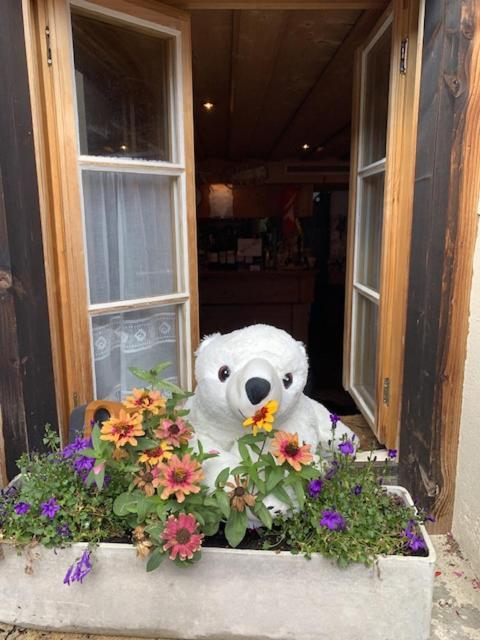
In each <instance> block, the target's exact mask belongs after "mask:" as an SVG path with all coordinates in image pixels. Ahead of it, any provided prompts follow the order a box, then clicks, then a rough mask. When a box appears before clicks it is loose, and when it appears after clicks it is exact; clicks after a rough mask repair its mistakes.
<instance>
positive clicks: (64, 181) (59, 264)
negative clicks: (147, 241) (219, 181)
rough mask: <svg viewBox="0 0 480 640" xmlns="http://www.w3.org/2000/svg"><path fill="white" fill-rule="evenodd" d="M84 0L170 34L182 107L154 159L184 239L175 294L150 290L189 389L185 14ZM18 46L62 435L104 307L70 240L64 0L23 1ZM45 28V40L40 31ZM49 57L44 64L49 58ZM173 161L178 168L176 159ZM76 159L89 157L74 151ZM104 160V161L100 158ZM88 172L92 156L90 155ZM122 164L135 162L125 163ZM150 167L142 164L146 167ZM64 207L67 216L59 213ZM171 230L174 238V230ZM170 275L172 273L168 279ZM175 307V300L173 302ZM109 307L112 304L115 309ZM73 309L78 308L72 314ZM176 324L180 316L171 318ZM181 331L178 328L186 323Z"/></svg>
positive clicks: (194, 335) (141, 1)
mask: <svg viewBox="0 0 480 640" xmlns="http://www.w3.org/2000/svg"><path fill="white" fill-rule="evenodd" d="M78 4H81V5H82V6H84V7H88V6H94V7H95V8H96V10H97V11H98V10H100V11H101V12H104V13H107V14H111V13H112V12H118V13H120V14H123V15H124V16H125V15H127V16H128V17H129V18H131V19H132V22H133V23H137V24H138V23H139V22H141V23H148V24H150V25H151V24H152V23H153V24H157V25H159V28H161V29H162V30H163V31H164V32H167V33H168V32H169V31H171V32H172V33H174V34H176V42H177V43H178V45H177V46H178V49H177V70H176V71H177V73H181V76H180V78H181V93H182V96H181V98H180V100H179V99H178V96H177V97H176V98H177V104H178V105H180V106H181V108H182V110H183V112H182V113H181V115H180V116H179V117H178V121H179V123H181V128H182V130H181V131H180V134H179V143H180V149H179V154H180V155H179V156H178V157H177V158H176V159H177V160H180V162H174V163H156V164H158V165H159V166H161V167H162V170H165V172H169V173H170V174H171V175H177V176H178V177H179V180H180V182H181V186H180V189H179V191H181V193H182V196H181V197H183V199H184V202H183V207H184V211H185V213H184V216H183V224H182V225H181V228H180V232H179V233H180V234H181V235H182V236H183V238H184V239H185V242H184V243H183V244H181V245H179V246H177V248H176V252H175V254H176V258H177V260H181V261H183V269H182V270H181V272H182V273H184V274H185V280H186V281H185V282H184V283H182V285H183V286H182V288H181V293H179V294H171V295H168V296H158V297H155V299H153V300H154V301H158V302H159V303H160V302H161V304H162V305H165V304H168V303H169V302H171V303H172V304H176V305H178V309H179V311H180V313H182V314H183V318H182V319H183V326H185V327H186V328H188V327H190V332H189V335H182V333H181V332H179V335H178V345H177V348H178V349H179V350H181V355H179V364H180V363H182V362H185V368H184V369H183V370H181V371H180V377H181V384H182V385H185V386H191V383H192V364H193V360H192V353H193V351H194V350H195V348H196V346H197V345H198V343H199V325H198V275H197V256H196V212H195V184H194V164H193V157H194V156H193V111H192V83H191V55H190V54H191V40H190V16H189V15H188V14H186V13H185V12H183V11H179V10H177V9H175V8H172V7H169V6H166V5H162V4H160V3H157V2H154V1H151V0H135V2H133V0H94V2H92V3H87V2H83V1H82V0H80V1H79V2H77V1H76V0H75V1H74V2H72V5H78ZM23 14H24V24H25V42H26V50H27V62H28V69H29V83H30V92H31V101H32V117H33V123H34V131H35V135H36V139H35V150H36V160H37V172H38V176H39V194H40V208H41V217H42V230H43V243H44V253H45V263H46V280H47V293H48V305H49V315H50V328H51V337H52V338H51V339H52V354H53V362H54V374H55V386H56V397H57V409H58V416H59V422H60V425H61V433H62V436H63V438H64V439H66V437H67V435H68V419H69V415H70V412H71V411H72V409H73V408H74V407H75V406H76V405H78V404H84V403H87V402H89V401H91V400H92V399H93V375H92V367H93V360H92V355H91V342H90V328H89V316H88V313H87V309H89V308H90V311H91V312H92V313H99V312H100V311H101V310H103V311H105V310H106V308H107V306H108V305H104V304H102V305H89V301H88V291H87V277H86V260H85V251H84V250H85V246H84V243H83V242H80V241H79V246H74V244H73V243H72V242H70V240H69V239H70V238H79V239H83V237H84V231H83V218H82V210H81V209H82V198H81V184H80V181H79V167H80V162H79V159H80V158H79V155H78V147H77V139H76V136H77V123H76V99H75V94H74V91H75V88H74V84H73V77H72V68H73V61H72V53H71V52H72V49H71V34H70V2H68V0H61V1H59V0H23ZM47 25H48V28H49V32H50V38H49V40H47V38H46V34H45V28H46V26H47ZM49 60H51V61H52V62H51V63H49ZM182 159H183V165H182V163H181V161H182ZM83 160H84V161H85V163H88V162H89V159H88V158H86V157H83ZM103 160H105V159H103ZM103 160H102V161H101V164H102V168H105V167H106V166H107V165H110V166H112V167H114V166H115V159H109V160H108V162H103ZM90 162H91V163H92V165H93V164H95V165H96V166H97V168H98V165H99V162H98V158H94V159H90ZM131 164H132V166H137V167H138V166H139V165H141V164H142V163H141V161H135V160H133V161H132V162H131ZM149 164H150V163H149ZM65 212H67V213H68V214H67V215H65ZM177 235H178V234H177ZM177 277H178V275H177ZM148 302H150V303H151V302H152V299H142V300H141V301H131V300H130V301H128V302H126V303H125V305H124V307H125V308H124V309H122V311H124V310H126V309H128V308H132V305H136V308H138V306H139V305H142V304H144V303H147V304H148ZM182 303H183V304H182ZM115 308H118V305H116V307H115ZM78 310H82V312H81V313H79V312H78ZM179 325H180V326H182V322H180V323H179ZM187 331H188V329H187Z"/></svg>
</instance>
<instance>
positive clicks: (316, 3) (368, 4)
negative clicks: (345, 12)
mask: <svg viewBox="0 0 480 640" xmlns="http://www.w3.org/2000/svg"><path fill="white" fill-rule="evenodd" d="M163 4H168V5H171V6H173V7H178V8H180V9H258V10H261V11H263V10H275V9H296V10H299V9H301V10H308V9H314V10H320V11H328V10H332V9H333V10H335V11H338V10H342V9H358V10H361V11H363V10H365V9H378V10H381V9H384V8H385V6H386V5H387V4H388V2H385V0H310V1H308V0H298V1H295V0H270V1H269V2H265V1H263V2H262V1H259V2H257V1H256V0H164V3H163Z"/></svg>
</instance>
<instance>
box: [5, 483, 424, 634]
mask: <svg viewBox="0 0 480 640" xmlns="http://www.w3.org/2000/svg"><path fill="white" fill-rule="evenodd" d="M390 490H392V491H394V492H395V493H400V494H401V495H403V496H405V500H406V502H408V503H409V504H411V499H410V496H409V495H408V493H407V492H406V491H405V490H404V489H402V488H400V487H392V488H390ZM422 535H423V537H424V539H425V541H426V544H427V546H428V552H429V555H428V557H425V558H421V557H400V556H386V557H381V558H379V559H378V562H377V563H376V564H375V565H374V566H373V567H371V568H366V567H364V566H363V565H351V566H350V567H348V568H346V569H340V568H339V567H338V566H337V565H336V564H335V563H334V562H332V561H330V560H327V559H326V558H323V557H322V556H320V555H316V556H315V557H313V558H312V559H311V560H305V559H304V558H303V556H293V555H291V554H290V553H289V552H281V553H275V552H273V551H251V550H236V549H233V550H231V549H213V548H207V549H204V550H203V557H202V559H201V561H200V562H199V563H198V564H196V565H195V566H193V567H188V568H186V569H181V568H179V567H176V566H175V565H174V564H173V563H170V562H168V561H165V562H164V563H163V564H162V565H161V567H160V568H159V569H158V570H156V571H154V572H152V573H146V572H145V564H144V561H142V560H140V559H139V558H137V557H136V553H135V550H134V548H133V547H132V546H131V545H128V544H101V545H100V547H99V548H98V549H97V550H96V553H95V557H96V559H95V564H94V569H93V571H92V572H91V574H90V575H89V576H87V578H86V579H85V581H84V583H83V584H78V583H75V584H73V585H72V586H70V587H69V586H67V585H64V584H63V583H62V581H63V577H64V575H65V572H66V570H67V568H68V566H69V565H70V564H71V563H72V562H73V560H74V559H75V558H76V557H78V556H79V555H81V553H82V550H83V549H84V548H85V545H84V544H75V545H73V546H72V547H70V548H68V549H62V550H58V551H51V550H46V549H44V548H41V547H38V548H35V553H38V554H39V558H38V559H36V560H34V562H33V573H32V575H28V574H26V573H25V563H26V559H25V557H24V556H18V555H17V554H16V551H15V549H13V548H11V547H10V545H3V546H2V549H3V551H4V558H3V560H0V594H1V597H0V621H2V622H4V623H9V624H17V625H19V626H26V627H35V628H41V629H61V630H62V631H76V632H79V631H81V632H88V633H111V634H120V635H137V636H138V635H142V636H150V637H156V638H183V639H188V640H193V639H197V638H198V639H200V638H202V639H207V638H211V639H215V640H217V639H218V640H227V639H232V640H233V639H235V640H237V639H241V638H242V639H247V638H250V639H255V640H261V639H264V638H265V639H267V638H268V639H272V640H327V639H328V640H331V639H332V638H338V640H367V639H368V640H389V639H391V640H427V639H428V637H429V630H430V613H431V604H432V589H433V579H434V562H435V551H434V549H433V547H432V544H431V542H430V540H429V538H428V535H427V533H426V531H425V530H424V529H423V528H422Z"/></svg>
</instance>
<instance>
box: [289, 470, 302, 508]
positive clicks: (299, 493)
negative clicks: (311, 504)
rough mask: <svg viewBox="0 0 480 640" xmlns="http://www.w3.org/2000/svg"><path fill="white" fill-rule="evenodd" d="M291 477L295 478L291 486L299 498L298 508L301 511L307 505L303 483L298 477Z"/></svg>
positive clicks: (292, 475)
mask: <svg viewBox="0 0 480 640" xmlns="http://www.w3.org/2000/svg"><path fill="white" fill-rule="evenodd" d="M290 477H291V478H293V479H292V481H291V485H292V487H293V490H294V491H295V495H296V496H297V500H298V506H299V507H300V509H303V507H304V505H305V490H304V488H303V482H302V480H301V478H300V477H299V476H298V475H294V474H291V475H290Z"/></svg>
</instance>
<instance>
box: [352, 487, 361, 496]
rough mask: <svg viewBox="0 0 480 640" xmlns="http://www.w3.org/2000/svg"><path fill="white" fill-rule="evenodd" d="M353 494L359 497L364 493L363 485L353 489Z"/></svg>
mask: <svg viewBox="0 0 480 640" xmlns="http://www.w3.org/2000/svg"><path fill="white" fill-rule="evenodd" d="M353 493H354V494H355V495H356V496H359V495H360V494H361V493H362V485H361V484H356V485H355V487H354V489H353Z"/></svg>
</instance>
